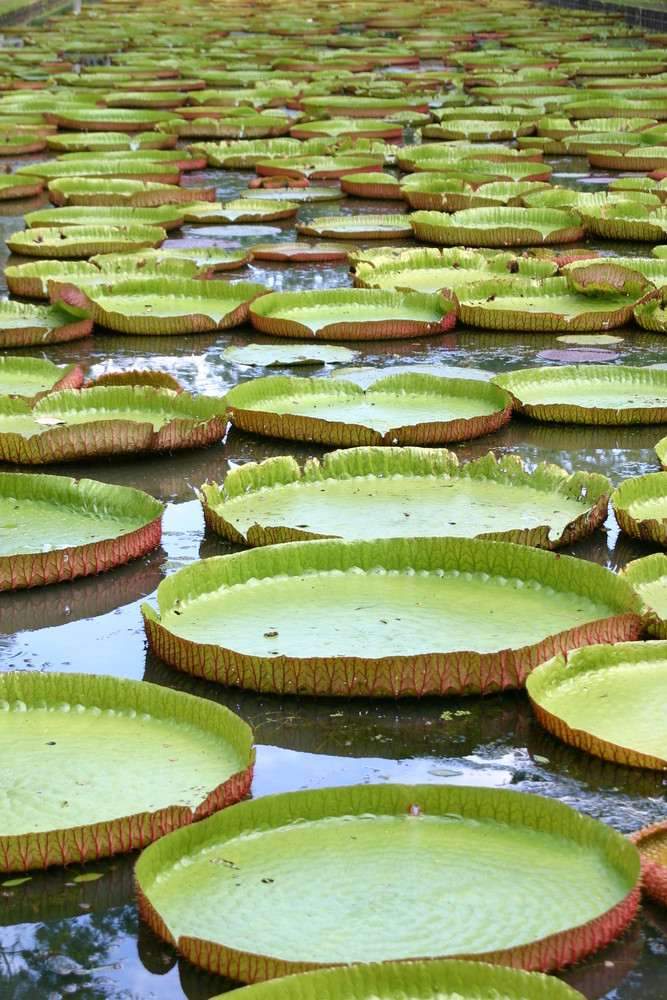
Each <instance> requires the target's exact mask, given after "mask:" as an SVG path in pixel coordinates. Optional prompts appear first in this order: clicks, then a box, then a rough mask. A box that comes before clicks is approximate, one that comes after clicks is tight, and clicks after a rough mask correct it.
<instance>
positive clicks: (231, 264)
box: [90, 246, 250, 271]
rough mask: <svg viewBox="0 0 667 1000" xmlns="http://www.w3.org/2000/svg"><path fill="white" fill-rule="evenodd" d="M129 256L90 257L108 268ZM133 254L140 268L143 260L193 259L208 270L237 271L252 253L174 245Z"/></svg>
mask: <svg viewBox="0 0 667 1000" xmlns="http://www.w3.org/2000/svg"><path fill="white" fill-rule="evenodd" d="M127 256H128V254H127V253H125V254H97V255H95V256H94V257H91V258H90V262H91V264H95V265H97V267H100V268H102V270H107V269H108V268H109V267H112V266H113V265H114V263H115V261H117V260H120V259H121V258H123V259H127ZM131 256H133V257H138V263H137V267H138V268H140V267H141V266H142V265H141V261H142V260H146V261H151V260H155V261H156V262H157V263H158V264H160V263H162V262H163V261H167V260H185V261H192V263H194V264H196V265H197V267H200V268H205V269H206V270H207V271H208V270H211V271H235V270H237V269H238V268H240V267H244V266H245V265H246V264H247V263H248V261H249V260H250V254H249V252H248V251H247V250H223V249H222V248H220V247H187V246H186V247H180V246H175V247H174V246H172V247H169V248H162V249H161V250H140V251H132V252H131Z"/></svg>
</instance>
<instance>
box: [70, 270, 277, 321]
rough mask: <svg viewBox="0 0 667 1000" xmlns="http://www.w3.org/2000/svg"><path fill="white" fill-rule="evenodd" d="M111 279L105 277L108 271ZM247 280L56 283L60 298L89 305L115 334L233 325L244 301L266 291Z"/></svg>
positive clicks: (242, 316) (244, 310) (244, 311)
mask: <svg viewBox="0 0 667 1000" xmlns="http://www.w3.org/2000/svg"><path fill="white" fill-rule="evenodd" d="M110 278H111V276H110ZM266 290H267V289H266V288H265V287H264V285H258V284H255V283H254V282H251V281H237V282H234V283H227V282H222V281H204V282H201V281H197V280H195V279H193V278H173V277H165V278H161V277H158V278H141V277H138V278H128V279H126V280H124V281H123V280H121V281H116V282H113V284H109V285H107V286H103V287H101V288H99V287H96V286H82V290H81V291H80V292H79V291H78V290H77V289H76V288H70V289H69V290H68V289H62V288H59V290H58V294H59V296H60V298H61V299H62V300H63V301H64V302H66V303H67V304H69V305H70V306H74V307H83V308H89V309H90V312H91V315H92V317H93V320H94V321H95V323H97V324H99V325H100V326H104V327H106V328H107V329H109V330H116V331H118V332H119V333H136V334H145V335H155V334H158V335H162V334H175V333H201V332H203V331H205V330H225V329H227V328H228V327H231V326H239V325H240V324H241V323H245V322H246V321H247V319H248V309H249V307H250V303H251V302H253V301H254V300H255V299H256V298H257V297H258V296H260V295H263V294H264V293H265V292H266Z"/></svg>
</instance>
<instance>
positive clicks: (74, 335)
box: [0, 299, 93, 347]
mask: <svg viewBox="0 0 667 1000" xmlns="http://www.w3.org/2000/svg"><path fill="white" fill-rule="evenodd" d="M92 328H93V321H92V319H90V314H89V313H83V314H81V315H78V316H76V317H74V316H72V314H71V313H68V312H66V311H65V310H64V309H61V308H60V307H59V306H57V305H54V306H34V305H31V304H28V303H23V302H9V301H8V300H7V299H3V300H1V301H0V347H33V346H36V345H40V344H60V343H64V342H65V341H68V340H81V339H82V338H83V337H87V336H88V335H89V334H90V332H91V330H92Z"/></svg>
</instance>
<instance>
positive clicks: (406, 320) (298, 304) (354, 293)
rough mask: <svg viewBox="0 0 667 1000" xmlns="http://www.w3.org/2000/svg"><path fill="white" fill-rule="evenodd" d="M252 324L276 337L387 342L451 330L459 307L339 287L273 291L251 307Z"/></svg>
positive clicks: (440, 299) (438, 298)
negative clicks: (326, 289)
mask: <svg viewBox="0 0 667 1000" xmlns="http://www.w3.org/2000/svg"><path fill="white" fill-rule="evenodd" d="M250 319H251V321H252V324H253V326H255V327H256V328H257V329H258V330H261V331H262V333H269V334H272V335H273V336H275V337H319V338H320V339H325V340H376V339H380V340H387V339H399V338H405V337H418V336H424V335H427V334H433V333H439V332H441V331H443V330H449V329H451V327H452V326H453V325H454V323H455V322H456V307H455V305H454V303H453V302H451V301H450V300H449V299H446V298H444V296H442V295H421V294H419V293H417V292H415V293H411V294H407V295H401V294H400V293H398V292H385V291H375V290H374V289H365V288H364V289H348V288H337V289H331V290H328V291H323V292H319V291H316V292H272V293H271V294H270V295H267V296H266V297H264V299H263V301H261V302H255V303H254V304H253V305H252V306H251V307H250Z"/></svg>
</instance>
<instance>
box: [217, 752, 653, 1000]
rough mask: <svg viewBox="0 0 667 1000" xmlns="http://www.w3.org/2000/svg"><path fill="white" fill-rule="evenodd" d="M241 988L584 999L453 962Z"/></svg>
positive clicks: (305, 976)
mask: <svg viewBox="0 0 667 1000" xmlns="http://www.w3.org/2000/svg"><path fill="white" fill-rule="evenodd" d="M430 773H431V774H433V773H435V772H433V771H431V772H430ZM451 773H452V774H458V773H459V772H458V771H454V772H451ZM640 851H641V847H640ZM245 990H246V992H245V994H244V993H242V994H241V997H240V1000H253V998H255V1000H316V998H318V997H321V996H324V995H326V996H327V997H330V998H331V1000H343V998H344V997H348V996H353V997H356V1000H376V998H378V997H388V996H398V995H404V996H407V995H408V994H410V995H411V996H412V997H413V998H414V1000H436V998H437V1000H485V998H486V997H488V996H489V992H488V991H489V990H491V996H492V995H493V993H494V992H495V993H496V995H497V996H498V997H502V1000H582V994H581V993H579V992H578V991H577V990H573V989H572V988H571V987H570V986H567V985H566V984H565V983H562V982H561V981H560V980H559V979H555V978H554V977H553V976H545V975H542V974H541V973H538V972H524V971H523V970H522V969H507V968H504V967H503V966H499V965H489V964H487V963H486V962H461V961H458V962H457V961H455V960H453V959H446V960H444V961H438V960H437V959H430V960H423V961H411V962H409V963H407V962H382V963H376V964H368V965H364V964H360V965H354V966H347V967H343V966H338V967H335V968H330V969H321V970H316V971H314V972H302V973H299V974H298V975H296V976H293V975H292V976H290V977H289V978H285V977H281V978H280V979H270V980H268V981H267V982H264V983H258V984H255V985H253V986H248V987H246V988H245ZM248 991H250V992H248ZM217 1000H222V995H221V996H220V997H218V998H217Z"/></svg>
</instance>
